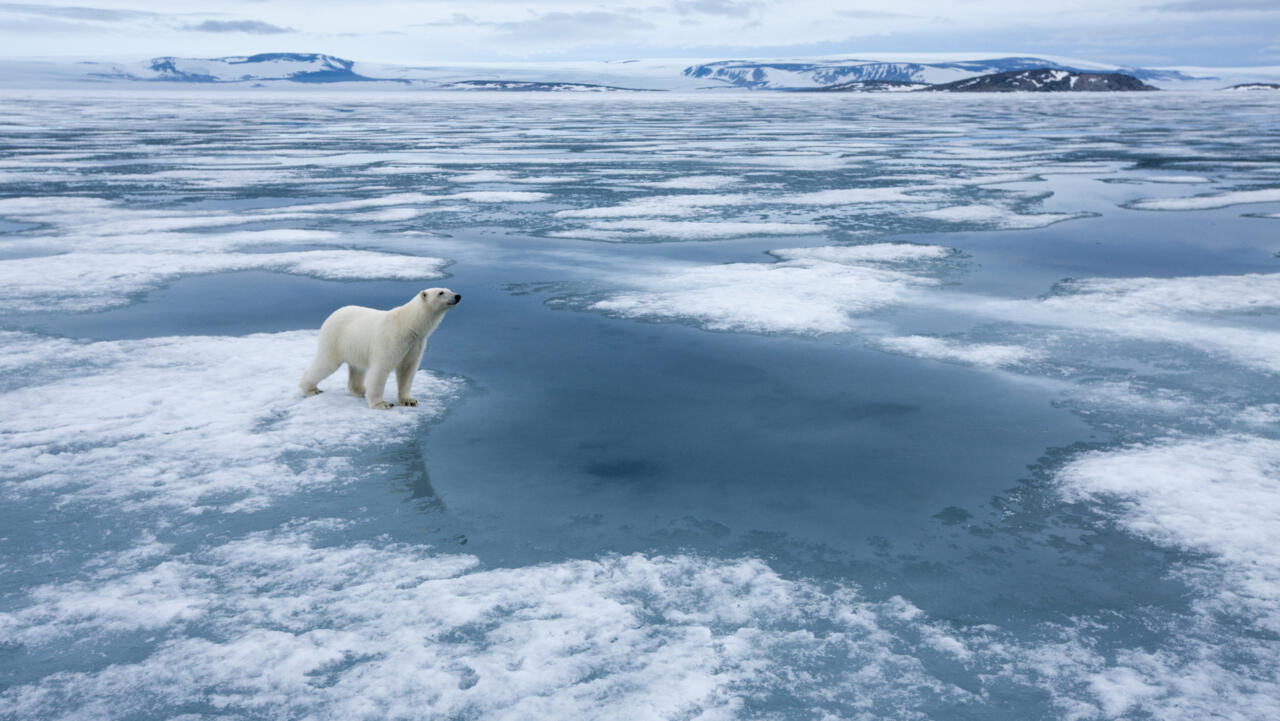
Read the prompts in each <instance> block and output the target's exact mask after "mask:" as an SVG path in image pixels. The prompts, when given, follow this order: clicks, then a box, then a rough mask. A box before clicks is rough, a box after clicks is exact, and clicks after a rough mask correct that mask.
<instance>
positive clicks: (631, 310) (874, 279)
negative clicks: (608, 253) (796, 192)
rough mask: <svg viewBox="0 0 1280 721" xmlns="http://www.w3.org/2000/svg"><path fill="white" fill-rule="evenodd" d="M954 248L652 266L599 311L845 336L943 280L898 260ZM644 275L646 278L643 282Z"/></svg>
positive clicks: (806, 252) (594, 306) (597, 305)
mask: <svg viewBox="0 0 1280 721" xmlns="http://www.w3.org/2000/svg"><path fill="white" fill-rule="evenodd" d="M949 254H950V252H949V251H947V250H946V249H941V248H939V249H932V248H931V249H928V250H921V249H920V246H915V245H910V244H888V243H886V244H874V245H868V246H851V247H848V248H827V247H820V248H789V249H782V250H777V251H774V255H775V256H776V257H777V258H778V261H777V262H773V263H727V264H724V265H694V264H672V265H670V266H664V267H661V268H652V269H648V272H645V273H644V274H643V276H638V277H637V278H636V279H635V280H633V281H632V282H633V283H639V284H642V285H641V289H640V292H625V291H624V292H618V293H613V294H610V295H609V297H607V298H605V299H603V300H597V301H594V302H591V303H589V304H588V305H587V307H588V308H589V309H591V310H596V311H602V312H605V313H609V314H614V315H620V316H626V317H634V318H646V319H683V320H689V321H693V322H696V323H698V324H700V325H702V326H703V327H706V328H709V329H712V330H746V331H755V332H775V333H784V332H790V333H840V332H846V331H849V330H852V329H853V328H855V327H856V323H855V321H854V319H853V316H854V315H856V314H859V313H865V312H868V311H873V310H876V309H878V308H882V307H885V306H889V305H892V304H895V303H901V302H904V301H906V300H907V299H908V298H910V297H912V296H914V295H915V294H916V293H917V292H918V290H919V289H920V288H925V287H929V286H934V285H937V284H938V283H939V282H940V281H939V280H938V279H937V278H935V277H933V276H931V275H929V271H928V269H920V268H917V269H916V272H910V271H908V270H903V269H898V268H894V267H892V266H893V264H894V263H895V262H897V261H903V260H919V259H920V258H921V257H922V256H925V257H930V258H941V257H946V256H947V255H949ZM640 278H643V280H641V279H640Z"/></svg>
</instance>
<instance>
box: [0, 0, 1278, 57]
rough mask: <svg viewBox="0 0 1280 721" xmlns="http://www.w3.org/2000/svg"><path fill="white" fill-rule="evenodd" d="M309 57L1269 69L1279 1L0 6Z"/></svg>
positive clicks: (127, 45) (197, 53) (142, 42)
mask: <svg viewBox="0 0 1280 721" xmlns="http://www.w3.org/2000/svg"><path fill="white" fill-rule="evenodd" d="M259 52H320V53H328V54H331V55H338V56H341V57H344V58H349V59H352V60H358V61H365V62H385V63H394V64H403V65H416V64H429V63H439V62H511V61H552V60H624V59H629V58H666V57H669V58H727V57H735V58H763V57H795V56H806V55H835V54H842V55H843V54H852V55H857V54H867V53H890V52H894V53H913V52H964V53H967V52H973V53H975V54H982V55H987V54H993V53H998V54H1015V53H1016V54H1044V55H1057V56H1064V57H1069V58H1077V59H1081V60H1091V61H1095V62H1104V63H1113V64H1116V65H1135V66H1136V65H1147V66H1160V65H1202V66H1256V65H1273V66H1274V65H1280V0H1062V1H1057V2H1034V1H1033V0H1022V1H1020V2H1009V1H1006V0H947V1H943V0H894V1H893V2H891V3H886V2H884V0H876V1H875V2H859V1H853V2H840V1H839V0H827V1H814V0H622V1H620V2H613V3H609V2H590V1H587V0H562V1H559V2H544V3H536V4H530V3H526V2H515V1H514V0H469V1H468V2H442V1H438V0H365V1H364V2H359V3H355V2H337V1H335V0H219V1H218V2H216V3H210V2H201V3H195V2H182V1H181V0H164V1H160V0H119V1H116V0H108V1H104V2H97V1H95V0H82V2H80V3H78V4H74V5H72V4H66V5H63V4H57V3H50V2H34V3H8V2H0V55H3V56H7V57H61V58H67V57H75V58H121V59H123V58H135V57H137V58H143V57H153V56H158V55H176V56H181V57H220V56H224V55H248V54H253V53H259Z"/></svg>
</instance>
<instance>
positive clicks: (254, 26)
mask: <svg viewBox="0 0 1280 721" xmlns="http://www.w3.org/2000/svg"><path fill="white" fill-rule="evenodd" d="M182 29H183V30H188V31H191V32H197V33H251V34H253V35H277V34H280V33H293V32H297V31H296V30H294V29H293V28H282V27H280V26H279V25H272V24H271V23H264V22H262V21H261V20H205V21H204V22H202V23H200V24H198V25H187V26H184V27H183V28H182Z"/></svg>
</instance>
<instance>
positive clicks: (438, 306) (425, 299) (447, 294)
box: [418, 288, 462, 313]
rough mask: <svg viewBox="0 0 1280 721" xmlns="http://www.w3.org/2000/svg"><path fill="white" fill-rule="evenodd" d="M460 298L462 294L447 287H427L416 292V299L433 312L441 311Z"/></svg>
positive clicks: (456, 302)
mask: <svg viewBox="0 0 1280 721" xmlns="http://www.w3.org/2000/svg"><path fill="white" fill-rule="evenodd" d="M460 300H462V296H461V295H458V294H457V293H454V292H453V291H451V290H449V289H448V288H427V289H426V290H424V291H421V292H420V293H418V301H419V302H421V303H423V304H425V306H426V308H427V309H428V310H430V311H432V312H433V313H443V312H445V311H446V310H449V309H450V308H452V307H453V306H455V305H457V304H458V301H460Z"/></svg>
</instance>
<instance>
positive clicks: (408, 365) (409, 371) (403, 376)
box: [396, 343, 427, 406]
mask: <svg viewBox="0 0 1280 721" xmlns="http://www.w3.org/2000/svg"><path fill="white" fill-rule="evenodd" d="M426 345H427V344H426V343H419V344H417V345H415V346H414V347H412V348H410V349H409V352H408V353H406V354H405V356H404V358H403V359H401V361H400V363H399V364H398V365H396V402H397V403H399V404H400V405H402V406H416V405H418V399H417V398H414V397H413V396H412V395H410V392H412V391H413V376H414V375H415V374H416V373H417V372H418V364H419V363H421V362H422V351H423V350H424V349H425V348H426Z"/></svg>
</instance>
